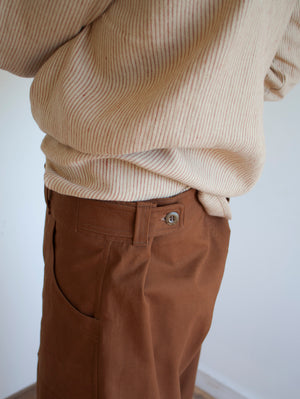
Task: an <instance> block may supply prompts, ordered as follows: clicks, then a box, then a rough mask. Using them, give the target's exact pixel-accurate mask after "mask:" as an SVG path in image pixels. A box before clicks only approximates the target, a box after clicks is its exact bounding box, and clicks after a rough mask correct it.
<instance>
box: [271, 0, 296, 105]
mask: <svg viewBox="0 0 300 399" xmlns="http://www.w3.org/2000/svg"><path fill="white" fill-rule="evenodd" d="M299 81H300V0H296V4H295V7H294V9H293V12H292V15H291V19H290V21H289V24H288V26H287V28H286V30H285V33H284V35H283V37H282V39H281V42H280V45H279V48H278V50H277V52H276V54H275V57H274V58H273V61H272V64H271V66H270V68H269V70H268V73H267V75H266V77H265V81H264V100H265V101H277V100H281V99H282V98H283V97H284V96H285V95H286V94H287V93H288V92H289V91H290V90H291V89H292V88H293V87H294V86H295V85H296V84H297V83H298V82H299Z"/></svg>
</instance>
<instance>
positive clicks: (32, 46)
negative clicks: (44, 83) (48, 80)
mask: <svg viewBox="0 0 300 399" xmlns="http://www.w3.org/2000/svg"><path fill="white" fill-rule="evenodd" d="M112 1H113V0H51V1H49V0H0V38H1V40H0V68H1V69H4V70H6V71H9V72H11V73H13V74H15V75H18V76H22V77H33V76H35V74H36V73H37V71H38V70H39V68H40V67H41V66H42V65H43V63H45V62H46V61H47V59H48V58H49V57H50V56H51V55H52V54H53V53H54V52H55V50H56V49H57V48H58V47H60V46H61V45H62V44H64V43H65V42H67V41H68V40H70V39H72V38H73V37H74V36H76V35H77V34H78V33H79V32H80V31H81V29H82V28H83V27H84V26H86V25H88V24H90V23H91V22H92V21H93V20H95V19H96V18H98V17H99V16H100V15H101V14H103V13H104V11H105V10H106V9H107V7H108V6H109V5H110V3H112Z"/></svg>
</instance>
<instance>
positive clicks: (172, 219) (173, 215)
mask: <svg viewBox="0 0 300 399" xmlns="http://www.w3.org/2000/svg"><path fill="white" fill-rule="evenodd" d="M178 220H179V215H178V213H177V212H170V213H168V214H167V215H166V217H165V222H166V223H167V224H170V225H173V224H176V223H177V222H178Z"/></svg>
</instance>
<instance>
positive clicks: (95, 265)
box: [37, 187, 230, 399]
mask: <svg viewBox="0 0 300 399" xmlns="http://www.w3.org/2000/svg"><path fill="white" fill-rule="evenodd" d="M196 194H197V191H196V190H195V189H189V190H188V191H185V192H183V193H181V194H178V195H175V196H173V197H168V198H159V199H151V200H148V201H138V202H123V201H99V200H93V199H84V198H77V197H72V196H66V195H61V194H59V193H57V192H54V191H52V190H49V189H48V188H46V187H45V200H46V204H47V209H46V219H45V231H44V242H43V256H44V261H45V268H44V284H43V293H42V298H43V308H42V318H41V330H40V346H39V351H38V366H37V398H38V399H141V398H143V399H192V396H193V390H194V385H195V380H196V372H197V367H198V362H199V357H200V350H201V344H202V342H203V340H204V338H205V337H206V335H207V333H208V331H209V328H210V325H211V321H212V315H213V309H214V305H215V300H216V297H217V294H218V291H219V288H220V284H221V280H222V276H223V272H224V266H225V262H226V257H227V252H228V245H229V239H230V227H229V223H228V220H227V219H225V218H221V217H215V216H210V215H208V214H207V213H206V212H205V211H204V208H203V207H202V205H201V204H200V202H199V201H198V199H197V196H196Z"/></svg>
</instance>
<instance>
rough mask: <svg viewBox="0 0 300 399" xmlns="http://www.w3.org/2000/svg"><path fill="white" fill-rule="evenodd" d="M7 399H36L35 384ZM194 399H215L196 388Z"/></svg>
mask: <svg viewBox="0 0 300 399" xmlns="http://www.w3.org/2000/svg"><path fill="white" fill-rule="evenodd" d="M6 399H36V396H35V384H33V385H30V386H29V387H28V388H25V389H23V390H22V391H20V392H17V393H16V394H14V395H12V396H9V397H8V398H6ZM193 399H214V398H213V397H212V396H210V395H208V394H207V393H206V392H204V391H202V390H201V389H199V388H198V387H197V386H195V391H194V396H193Z"/></svg>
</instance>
